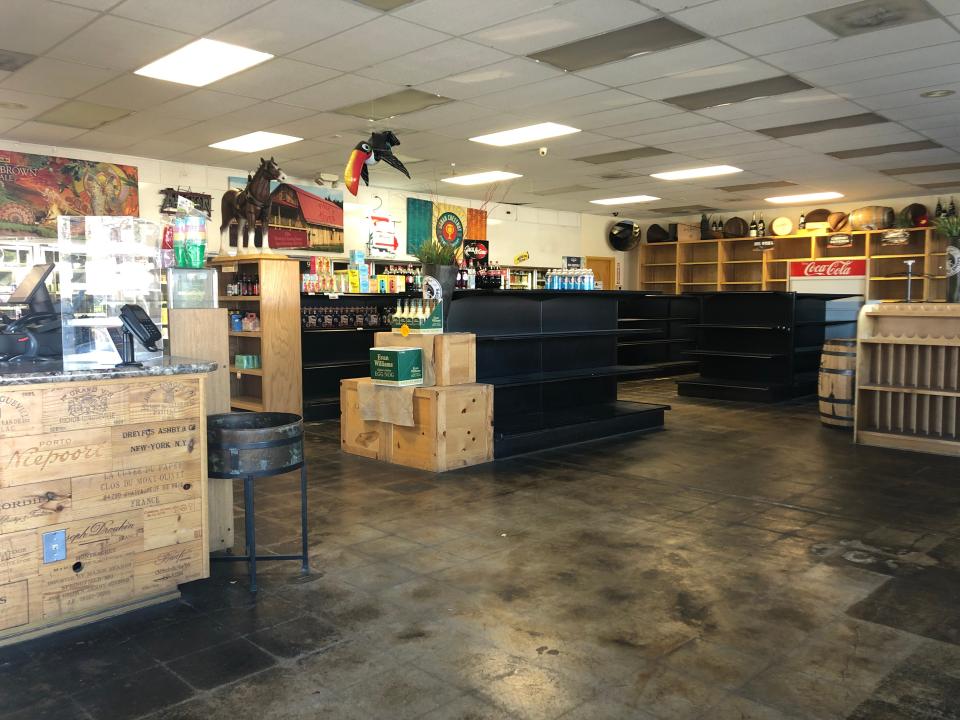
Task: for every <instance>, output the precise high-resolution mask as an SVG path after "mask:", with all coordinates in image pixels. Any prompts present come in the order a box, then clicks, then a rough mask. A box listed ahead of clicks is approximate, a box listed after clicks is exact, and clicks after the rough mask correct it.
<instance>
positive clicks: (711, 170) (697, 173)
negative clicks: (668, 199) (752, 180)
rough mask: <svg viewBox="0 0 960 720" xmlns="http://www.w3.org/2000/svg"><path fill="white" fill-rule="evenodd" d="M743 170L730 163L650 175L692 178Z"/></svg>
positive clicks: (674, 178) (659, 178) (660, 177)
mask: <svg viewBox="0 0 960 720" xmlns="http://www.w3.org/2000/svg"><path fill="white" fill-rule="evenodd" d="M738 172H743V170H741V169H740V168H738V167H733V166H732V165H712V166H710V167H702V168H690V169H689V170H671V171H669V172H662V173H653V174H652V175H651V176H650V177H655V178H657V179H658V180H692V179H693V178H705V177H715V176H717V175H732V174H733V173H738Z"/></svg>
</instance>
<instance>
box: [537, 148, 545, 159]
mask: <svg viewBox="0 0 960 720" xmlns="http://www.w3.org/2000/svg"><path fill="white" fill-rule="evenodd" d="M537 152H538V153H540V157H546V156H547V149H546V148H545V147H542V148H540V149H539V150H537Z"/></svg>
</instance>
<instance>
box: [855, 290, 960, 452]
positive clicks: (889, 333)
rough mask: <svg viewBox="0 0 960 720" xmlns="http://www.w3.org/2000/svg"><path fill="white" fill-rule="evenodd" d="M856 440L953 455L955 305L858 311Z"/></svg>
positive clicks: (958, 340)
mask: <svg viewBox="0 0 960 720" xmlns="http://www.w3.org/2000/svg"><path fill="white" fill-rule="evenodd" d="M854 432H855V435H854V438H855V441H856V442H858V443H861V444H864V445H875V446H878V447H887V448H895V449H898V450H913V451H916V452H929V453H936V454H940V455H960V305H957V304H936V305H935V304H930V303H917V304H908V303H885V304H883V305H875V304H874V305H865V306H864V307H863V309H862V310H861V312H860V322H859V327H858V353H857V401H856V424H855V429H854Z"/></svg>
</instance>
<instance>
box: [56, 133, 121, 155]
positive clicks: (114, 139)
mask: <svg viewBox="0 0 960 720" xmlns="http://www.w3.org/2000/svg"><path fill="white" fill-rule="evenodd" d="M136 142H137V141H136V140H135V139H134V138H130V137H124V136H123V135H117V134H116V133H112V132H104V131H102V130H91V131H89V132H85V133H83V134H82V135H77V136H76V137H73V138H71V139H70V145H71V146H72V147H78V148H84V149H85V150H101V151H103V152H110V153H120V152H126V151H127V150H128V149H129V148H130V147H131V146H132V145H134V144H135V143H136Z"/></svg>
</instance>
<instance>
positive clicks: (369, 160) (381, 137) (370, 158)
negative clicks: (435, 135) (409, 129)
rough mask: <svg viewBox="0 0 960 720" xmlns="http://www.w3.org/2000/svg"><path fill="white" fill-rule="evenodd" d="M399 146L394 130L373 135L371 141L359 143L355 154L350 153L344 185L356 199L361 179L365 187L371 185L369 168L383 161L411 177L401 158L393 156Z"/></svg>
mask: <svg viewBox="0 0 960 720" xmlns="http://www.w3.org/2000/svg"><path fill="white" fill-rule="evenodd" d="M399 144H400V140H399V139H398V138H397V136H396V135H395V134H394V132H393V130H384V131H383V132H375V133H371V134H370V139H369V140H365V141H362V142H358V143H357V145H356V147H355V148H353V152H351V153H350V158H349V159H348V160H347V166H346V168H344V170H343V182H344V185H346V187H347V190H349V191H350V193H351V194H352V195H353V196H354V197H356V195H357V190H358V189H359V188H360V180H361V178H362V179H363V184H364V185H369V184H370V170H369V168H370V167H371V166H373V165H376V164H377V163H378V162H380V161H381V160H383V161H384V162H385V163H387V165H390V166H391V167H394V168H396V169H397V170H399V171H400V172H402V173H403V174H404V175H406V176H407V177H410V172H409V171H408V170H407V168H405V167H404V166H403V163H402V162H400V158H398V157H397V156H396V155H394V154H393V148H394V147H396V146H397V145H399Z"/></svg>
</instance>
